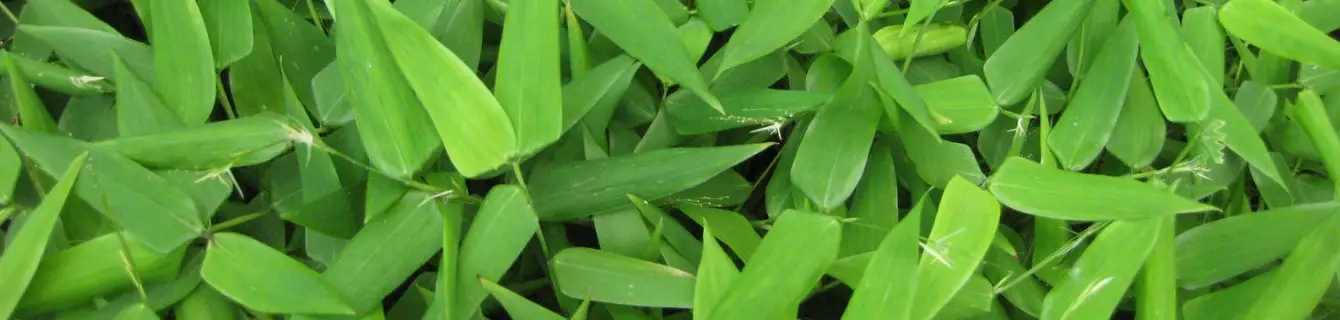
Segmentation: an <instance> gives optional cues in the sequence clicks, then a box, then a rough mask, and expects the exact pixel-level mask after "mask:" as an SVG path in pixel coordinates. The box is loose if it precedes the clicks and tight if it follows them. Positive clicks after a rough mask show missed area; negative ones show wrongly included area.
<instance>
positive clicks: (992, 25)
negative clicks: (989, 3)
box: [977, 7, 1014, 57]
mask: <svg viewBox="0 0 1340 320" xmlns="http://www.w3.org/2000/svg"><path fill="white" fill-rule="evenodd" d="M977 28H978V29H977V30H978V32H979V33H981V34H980V35H979V37H981V39H982V52H984V53H986V56H987V57H990V56H992V55H994V54H995V52H996V50H1000V47H1001V46H1002V45H1004V44H1005V42H1006V41H1007V40H1009V39H1010V36H1012V35H1014V12H1011V11H1010V9H1008V8H1001V7H994V8H992V9H990V10H986V11H985V12H984V14H983V15H982V20H981V23H979V24H978V25H977Z"/></svg>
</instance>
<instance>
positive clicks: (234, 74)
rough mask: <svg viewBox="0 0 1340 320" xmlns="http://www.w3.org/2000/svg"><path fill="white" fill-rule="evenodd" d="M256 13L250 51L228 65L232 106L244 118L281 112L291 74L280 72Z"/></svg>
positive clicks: (261, 20)
mask: <svg viewBox="0 0 1340 320" xmlns="http://www.w3.org/2000/svg"><path fill="white" fill-rule="evenodd" d="M254 14H255V17H256V20H255V23H253V24H252V30H251V42H252V44H251V54H248V55H247V56H246V57H243V58H242V60H238V61H237V62H235V63H233V65H232V66H231V67H229V68H228V85H229V86H228V88H229V90H228V91H229V92H230V93H231V95H232V102H233V108H234V109H236V112H237V115H238V116H243V117H245V116H250V115H255V114H259V113H261V112H265V111H270V112H279V111H280V110H279V109H280V106H283V105H284V92H283V90H284V75H285V74H288V73H283V74H281V67H280V65H279V61H278V60H276V59H275V55H274V50H275V49H274V48H272V45H273V44H272V43H271V42H272V41H271V40H270V35H269V34H267V32H268V31H267V30H266V29H267V28H266V23H265V20H264V18H265V15H264V14H263V11H261V10H259V9H257V10H255V11H254ZM303 61H304V62H305V61H307V60H303ZM294 62H295V63H296V62H297V61H294ZM337 71H338V70H337ZM335 77H336V78H338V77H339V74H338V73H336V74H335ZM341 91H342V92H343V91H344V90H341Z"/></svg>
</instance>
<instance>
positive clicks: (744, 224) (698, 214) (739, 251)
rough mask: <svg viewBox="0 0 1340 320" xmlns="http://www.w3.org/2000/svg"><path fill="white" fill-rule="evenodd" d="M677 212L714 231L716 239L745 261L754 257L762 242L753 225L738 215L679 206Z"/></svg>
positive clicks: (724, 211) (729, 212) (716, 210)
mask: <svg viewBox="0 0 1340 320" xmlns="http://www.w3.org/2000/svg"><path fill="white" fill-rule="evenodd" d="M679 210H680V211H683V212H684V214H685V215H687V216H689V218H692V219H693V221H695V222H698V224H699V225H702V226H703V228H711V229H712V230H715V231H713V232H714V234H715V235H716V238H717V239H720V240H721V241H722V242H725V243H726V246H727V247H729V248H730V249H731V252H735V255H737V256H739V257H740V258H741V259H745V260H746V261H747V260H749V258H750V257H753V256H754V251H755V250H757V249H758V245H759V243H760V242H762V241H763V238H762V237H759V235H758V232H757V231H754V225H753V224H751V223H750V222H749V220H747V219H745V217H744V216H743V215H740V214H739V213H735V212H731V211H726V210H721V209H715V208H706V207H700V206H695V205H681V206H679ZM704 239H706V238H704Z"/></svg>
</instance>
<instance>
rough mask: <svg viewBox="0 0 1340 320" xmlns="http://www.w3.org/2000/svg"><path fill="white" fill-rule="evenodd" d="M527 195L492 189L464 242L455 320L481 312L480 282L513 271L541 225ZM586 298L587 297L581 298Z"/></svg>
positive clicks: (511, 188)
mask: <svg viewBox="0 0 1340 320" xmlns="http://www.w3.org/2000/svg"><path fill="white" fill-rule="evenodd" d="M526 196H527V195H526V193H525V191H524V190H522V189H521V188H518V187H516V186H510V185H504V186H497V187H493V189H492V190H490V191H489V194H488V196H487V197H486V198H484V205H483V206H482V207H480V208H479V213H478V214H477V215H475V219H474V221H473V222H471V224H470V229H469V230H470V231H469V233H467V234H466V235H465V239H464V240H463V241H462V242H461V250H460V262H459V263H458V264H457V267H458V268H459V269H458V270H457V271H456V272H457V277H456V283H457V284H456V285H457V291H456V292H455V293H454V294H455V295H456V302H455V307H454V311H453V313H454V315H455V316H454V317H453V318H455V319H466V318H468V317H470V316H472V315H473V314H475V311H476V310H478V308H479V303H480V302H483V301H484V297H485V296H486V293H485V292H484V289H483V288H480V287H479V286H477V285H475V284H476V283H479V281H478V279H480V278H482V279H486V280H489V281H496V279H499V278H501V277H502V275H503V273H505V272H507V269H510V268H511V266H512V263H513V261H515V260H516V259H517V257H519V256H520V255H521V250H522V249H525V248H526V243H529V242H530V238H531V237H533V236H534V235H535V232H536V230H538V229H539V224H538V222H537V221H536V218H535V209H533V207H532V206H531V203H530V201H529V199H527V198H526ZM582 297H584V296H582Z"/></svg>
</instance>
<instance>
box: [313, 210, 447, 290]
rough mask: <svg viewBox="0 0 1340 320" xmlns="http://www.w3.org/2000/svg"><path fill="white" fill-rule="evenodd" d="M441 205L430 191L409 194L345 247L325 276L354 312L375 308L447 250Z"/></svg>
mask: <svg viewBox="0 0 1340 320" xmlns="http://www.w3.org/2000/svg"><path fill="white" fill-rule="evenodd" d="M438 206H439V204H437V203H435V202H433V199H432V198H430V195H428V194H426V193H423V192H410V193H407V194H405V197H404V198H401V199H400V202H398V203H396V205H395V206H394V207H391V209H390V210H389V211H388V212H387V213H386V214H383V215H381V216H379V217H378V218H377V219H375V220H372V221H369V222H368V223H367V225H366V226H364V227H363V229H362V230H360V231H359V232H358V234H355V235H354V237H353V238H352V239H350V240H349V242H348V243H347V244H345V246H344V249H343V250H340V254H339V257H338V258H337V259H335V261H334V262H333V263H331V264H330V268H328V269H326V271H325V272H324V273H322V277H323V278H325V281H326V282H327V283H328V284H329V285H330V287H331V288H333V289H334V290H335V292H338V293H340V294H342V296H343V297H344V298H345V300H344V301H346V302H348V306H349V307H350V308H352V310H353V311H354V313H357V314H362V313H364V312H367V311H369V310H371V309H372V308H373V307H375V306H376V305H377V303H380V302H381V301H382V298H383V297H385V296H386V295H388V294H390V293H391V292H392V291H395V289H396V288H397V287H399V286H400V284H401V283H404V282H405V281H406V280H408V279H409V278H410V277H411V276H413V275H414V272H415V271H416V270H418V269H419V267H420V266H421V265H423V263H424V262H427V261H428V260H429V259H431V258H432V257H433V255H434V254H436V253H437V251H438V250H440V249H442V238H441V237H442V221H441V220H442V210H441V209H440V208H439V207H438Z"/></svg>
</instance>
